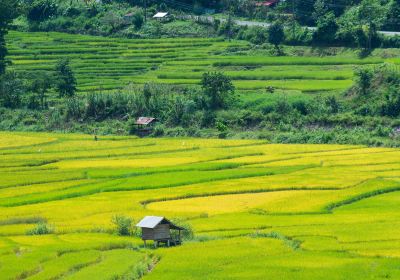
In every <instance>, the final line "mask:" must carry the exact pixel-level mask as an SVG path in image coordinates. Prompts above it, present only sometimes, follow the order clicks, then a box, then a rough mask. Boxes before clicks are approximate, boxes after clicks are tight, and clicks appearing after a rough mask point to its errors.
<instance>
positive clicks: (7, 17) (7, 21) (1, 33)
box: [0, 0, 20, 75]
mask: <svg viewBox="0 0 400 280" xmlns="http://www.w3.org/2000/svg"><path fill="white" fill-rule="evenodd" d="M19 10H20V2H19V0H1V1H0V75H2V74H4V73H5V71H6V65H7V61H6V55H7V46H6V40H5V36H6V35H7V32H8V30H9V28H10V25H11V23H12V21H13V20H14V19H15V18H16V17H17V16H18V15H19Z"/></svg>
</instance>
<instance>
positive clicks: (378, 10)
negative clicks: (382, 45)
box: [358, 0, 387, 49]
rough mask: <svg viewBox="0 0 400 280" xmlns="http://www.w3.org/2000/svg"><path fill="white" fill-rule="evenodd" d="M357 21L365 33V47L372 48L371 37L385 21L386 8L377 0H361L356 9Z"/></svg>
mask: <svg viewBox="0 0 400 280" xmlns="http://www.w3.org/2000/svg"><path fill="white" fill-rule="evenodd" d="M358 12H359V14H358V17H359V21H360V24H361V26H363V29H364V32H365V34H366V35H367V38H368V41H367V46H366V48H367V49H371V48H372V44H371V42H372V38H373V37H374V36H376V34H377V31H378V29H379V28H381V27H382V25H383V23H384V22H385V18H386V14H387V10H386V7H385V6H383V5H382V4H381V3H380V2H379V1H378V0H363V1H362V2H361V4H360V6H359V10H358Z"/></svg>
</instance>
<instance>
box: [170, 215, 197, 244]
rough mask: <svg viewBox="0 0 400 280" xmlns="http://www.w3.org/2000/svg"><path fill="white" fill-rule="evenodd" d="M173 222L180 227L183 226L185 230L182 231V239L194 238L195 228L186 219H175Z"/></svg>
mask: <svg viewBox="0 0 400 280" xmlns="http://www.w3.org/2000/svg"><path fill="white" fill-rule="evenodd" d="M171 222H172V223H173V224H175V225H177V226H179V227H183V228H184V229H185V230H183V231H181V238H182V240H192V239H193V238H194V232H193V228H192V226H191V225H190V224H188V223H187V222H186V221H184V220H181V219H173V220H171Z"/></svg>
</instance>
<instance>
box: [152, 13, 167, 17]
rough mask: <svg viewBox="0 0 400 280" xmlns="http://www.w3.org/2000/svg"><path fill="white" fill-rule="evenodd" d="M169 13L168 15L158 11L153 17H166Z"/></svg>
mask: <svg viewBox="0 0 400 280" xmlns="http://www.w3.org/2000/svg"><path fill="white" fill-rule="evenodd" d="M167 15H168V13H164V12H158V13H156V14H155V15H154V16H153V18H163V17H166V16H167Z"/></svg>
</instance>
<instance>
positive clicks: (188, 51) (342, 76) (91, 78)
mask: <svg viewBox="0 0 400 280" xmlns="http://www.w3.org/2000/svg"><path fill="white" fill-rule="evenodd" d="M8 42H9V51H10V55H9V58H10V60H11V61H12V63H13V65H12V67H11V68H12V69H15V70H16V71H17V72H30V71H37V70H44V71H51V70H53V69H54V66H55V63H56V61H57V60H58V59H60V58H62V57H67V58H70V60H71V64H72V68H73V70H74V72H75V74H76V77H77V80H78V89H79V91H80V92H82V93H85V92H93V91H112V90H118V89H121V88H123V87H125V86H126V85H128V84H143V83H146V82H148V81H153V82H158V83H165V84H173V85H174V84H175V85H178V84H179V85H181V84H183V85H190V84H198V83H199V82H200V78H201V75H202V73H204V72H208V71H214V70H218V71H223V72H225V73H226V74H227V75H229V76H230V77H232V79H233V81H234V84H235V86H236V87H237V89H238V90H240V91H247V90H260V89H264V88H265V87H267V86H273V87H276V88H279V89H284V90H296V91H301V92H323V91H334V90H343V89H345V88H348V87H349V86H350V85H351V84H352V76H353V71H354V68H355V67H356V66H360V65H374V64H379V63H383V62H391V63H396V64H398V63H400V60H399V58H387V59H383V58H379V57H371V58H365V59H358V58H356V57H355V55H352V56H340V55H338V56H324V57H305V56H282V57H268V56H260V55H252V54H251V53H250V54H249V53H248V52H249V50H250V48H251V47H250V45H249V44H248V43H247V42H243V41H233V42H227V41H224V40H222V39H219V38H215V39H212V38H211V39H210V38H174V39H117V38H104V37H95V36H84V35H71V34H64V33H54V32H49V33H39V32H37V33H29V32H11V33H10V34H9V35H8ZM227 50H230V52H227ZM233 51H236V52H233ZM238 51H241V53H242V55H240V52H238Z"/></svg>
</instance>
